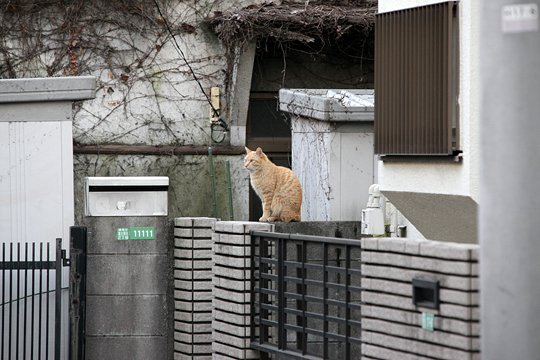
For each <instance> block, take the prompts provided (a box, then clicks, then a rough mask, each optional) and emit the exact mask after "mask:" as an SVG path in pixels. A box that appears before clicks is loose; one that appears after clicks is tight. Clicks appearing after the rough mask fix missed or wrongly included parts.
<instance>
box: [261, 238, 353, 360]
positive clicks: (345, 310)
mask: <svg viewBox="0 0 540 360" xmlns="http://www.w3.org/2000/svg"><path fill="white" fill-rule="evenodd" d="M360 251H361V250H360V240H351V239H337V238H326V237H318V236H304V235H291V234H281V233H268V232H253V233H252V244H251V254H252V267H251V270H252V277H251V279H252V280H251V282H252V284H251V289H252V290H251V347H252V348H254V349H257V350H260V351H261V352H262V353H263V354H275V355H277V356H279V357H280V358H283V357H289V358H296V359H344V360H347V359H353V358H354V359H356V358H359V357H360V354H361V344H360V335H361V334H360V331H361V330H360V304H361V299H360V296H361V292H360V280H361V279H360Z"/></svg>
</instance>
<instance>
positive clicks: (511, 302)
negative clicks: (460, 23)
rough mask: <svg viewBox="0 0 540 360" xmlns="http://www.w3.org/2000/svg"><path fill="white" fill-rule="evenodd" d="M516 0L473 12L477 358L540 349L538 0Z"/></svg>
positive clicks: (488, 1) (486, 0) (489, 1)
mask: <svg viewBox="0 0 540 360" xmlns="http://www.w3.org/2000/svg"><path fill="white" fill-rule="evenodd" d="M471 1H474V0H471ZM522 3H525V4H520V3H517V2H515V1H512V0H482V1H481V2H480V4H481V5H480V9H479V16H478V18H480V14H481V19H482V21H481V24H482V26H481V35H480V41H479V43H480V54H481V56H480V66H479V71H481V75H482V76H481V77H482V80H481V84H482V110H481V123H480V124H481V125H480V126H481V127H480V129H481V131H480V133H481V136H482V140H481V169H480V170H481V171H480V174H481V177H480V212H479V224H480V234H479V235H480V299H481V306H480V309H481V321H480V327H481V353H482V358H483V359H538V356H539V354H540V341H539V339H540V316H539V314H540V263H539V261H540V260H539V259H540V240H539V238H538V221H539V219H540V192H539V184H540V161H538V157H539V155H540V121H539V116H540V115H539V114H540V101H539V98H538V94H540V78H539V73H538V72H539V69H540V33H539V29H538V27H539V20H538V18H539V16H538V9H539V8H540V2H539V0H527V1H523V2H522Z"/></svg>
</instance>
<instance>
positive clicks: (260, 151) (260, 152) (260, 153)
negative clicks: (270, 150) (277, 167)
mask: <svg viewBox="0 0 540 360" xmlns="http://www.w3.org/2000/svg"><path fill="white" fill-rule="evenodd" d="M255 152H256V153H257V155H259V156H263V155H264V153H263V151H262V149H261V148H260V147H258V148H257V150H255Z"/></svg>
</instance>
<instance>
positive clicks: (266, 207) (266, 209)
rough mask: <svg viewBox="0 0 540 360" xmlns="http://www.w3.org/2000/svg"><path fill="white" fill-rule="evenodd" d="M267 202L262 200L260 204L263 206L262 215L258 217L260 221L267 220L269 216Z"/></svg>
mask: <svg viewBox="0 0 540 360" xmlns="http://www.w3.org/2000/svg"><path fill="white" fill-rule="evenodd" d="M267 204H268V202H266V201H263V204H262V206H263V215H262V216H261V217H260V218H259V221H260V222H267V221H269V220H268V218H269V217H270V215H271V211H270V206H269V205H267Z"/></svg>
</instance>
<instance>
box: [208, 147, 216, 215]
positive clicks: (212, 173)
mask: <svg viewBox="0 0 540 360" xmlns="http://www.w3.org/2000/svg"><path fill="white" fill-rule="evenodd" d="M208 161H209V162H210V187H211V191H212V217H213V218H217V200H216V173H215V171H214V157H213V156H212V147H211V146H209V147H208Z"/></svg>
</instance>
